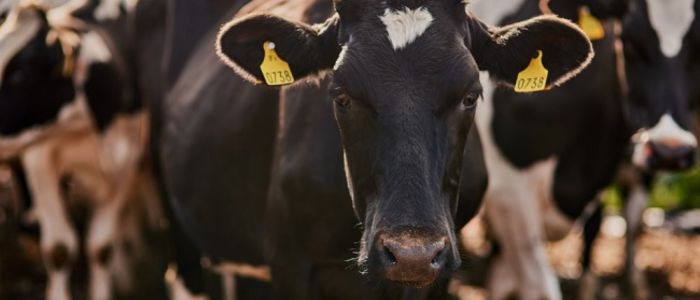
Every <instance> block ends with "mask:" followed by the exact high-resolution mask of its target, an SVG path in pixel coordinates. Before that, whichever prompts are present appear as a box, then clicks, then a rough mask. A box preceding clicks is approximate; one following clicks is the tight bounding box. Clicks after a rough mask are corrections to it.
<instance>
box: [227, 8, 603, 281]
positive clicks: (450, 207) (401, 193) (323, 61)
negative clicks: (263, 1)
mask: <svg viewBox="0 0 700 300" xmlns="http://www.w3.org/2000/svg"><path fill="white" fill-rule="evenodd" d="M336 11H337V14H335V15H333V16H332V17H331V18H330V19H328V20H327V21H326V22H325V23H324V24H319V25H315V26H308V25H304V24H299V23H295V22H290V21H287V20H284V19H281V18H279V17H275V16H271V15H252V16H248V17H245V18H242V19H237V20H234V21H232V22H231V23H229V24H227V25H225V26H224V27H223V29H222V31H221V33H220V36H219V40H218V47H219V48H218V49H219V53H220V55H221V57H222V58H223V59H224V60H225V62H227V63H228V64H229V65H230V66H232V67H233V68H234V69H235V70H236V71H237V72H238V73H239V74H241V75H242V76H244V77H246V78H249V79H252V80H253V81H258V82H259V81H262V80H264V77H263V74H262V73H261V71H260V67H259V66H260V64H261V62H262V61H263V55H264V52H263V44H264V43H265V42H266V41H270V42H273V43H274V44H275V47H276V48H275V49H276V51H277V53H278V54H279V56H280V57H281V58H283V59H284V60H286V61H287V62H288V63H289V65H290V66H291V70H292V72H293V73H294V76H295V77H296V78H302V77H305V76H309V75H312V74H315V73H318V72H320V71H324V70H328V71H331V72H332V74H333V82H332V88H331V90H330V93H331V95H332V97H333V99H335V118H336V120H337V123H338V126H339V127H340V132H341V135H342V142H343V149H344V155H345V170H346V175H347V181H348V186H349V188H350V192H351V195H352V199H353V205H354V208H355V212H356V214H357V215H358V217H359V218H360V220H361V221H362V223H363V225H364V227H365V228H364V233H363V237H362V241H361V251H360V255H359V261H360V263H361V264H363V265H365V266H367V267H368V268H367V270H368V272H369V273H370V275H373V276H377V277H379V278H382V279H387V280H389V281H391V282H396V283H401V284H405V285H410V286H416V287H423V286H426V285H429V284H431V283H432V282H433V281H434V280H435V279H436V278H437V277H439V276H441V275H444V274H447V273H449V271H451V270H453V269H454V268H456V267H457V266H458V265H459V263H460V259H459V254H458V250H457V244H456V238H455V228H454V225H453V219H452V218H453V214H454V208H455V207H456V205H457V201H458V191H459V182H460V176H461V170H462V153H463V151H464V145H465V139H466V136H467V133H468V131H469V130H470V128H471V126H472V121H473V118H474V110H475V106H476V105H477V103H478V99H479V97H480V95H481V85H480V82H479V70H487V71H489V72H490V74H491V76H492V77H493V78H495V79H497V80H499V81H500V82H502V83H505V84H510V85H512V84H513V83H514V81H515V80H516V77H517V74H518V72H520V71H521V70H523V69H524V68H525V67H526V66H527V65H528V64H529V62H530V60H531V59H532V58H533V56H534V55H536V53H537V51H538V50H541V51H542V52H543V53H544V65H545V66H546V67H547V68H548V69H549V81H548V85H549V86H554V85H558V84H560V83H562V82H563V81H565V80H567V79H568V78H570V77H571V76H572V75H574V74H576V73H577V72H578V71H580V70H581V69H582V68H583V67H584V66H585V65H586V64H587V63H588V62H589V60H590V59H591V57H592V50H591V45H590V42H589V41H588V39H587V38H586V37H585V36H584V35H583V33H582V32H581V31H580V30H579V29H578V28H577V27H576V26H575V25H574V24H571V23H570V22H568V21H564V20H561V19H559V18H556V17H552V16H549V17H539V18H536V19H532V20H528V21H526V22H523V23H518V24H515V25H512V26H508V27H505V28H500V29H489V28H487V27H486V26H485V25H483V24H482V23H481V22H480V21H478V20H477V19H475V18H474V17H473V16H471V15H470V14H468V13H466V12H465V4H464V2H463V1H461V0H440V1H421V0H418V1H396V0H393V1H368V0H367V1H365V0H343V1H337V2H336Z"/></svg>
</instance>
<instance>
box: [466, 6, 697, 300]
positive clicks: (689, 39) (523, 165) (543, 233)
mask: <svg viewBox="0 0 700 300" xmlns="http://www.w3.org/2000/svg"><path fill="white" fill-rule="evenodd" d="M542 2H543V1H535V0H532V1H524V2H523V3H522V5H521V7H520V8H519V9H518V11H517V12H516V13H514V14H512V15H510V16H509V17H507V18H506V19H504V20H503V21H502V22H503V23H506V24H507V23H510V22H514V21H517V20H522V19H526V18H528V17H532V16H534V15H538V14H540V13H541V11H540V9H541V7H542ZM545 2H546V1H545ZM649 2H654V1H652V0H650V1H649ZM646 3H647V2H646V1H643V0H640V1H633V2H631V3H630V7H626V6H625V5H623V4H624V3H623V4H620V3H615V2H614V1H610V2H605V1H573V2H572V1H556V0H553V1H551V3H550V9H551V11H553V12H554V13H556V14H559V15H561V16H564V17H567V18H570V19H571V20H576V21H578V18H579V15H580V9H581V8H582V7H583V6H584V5H588V6H589V7H590V9H591V11H592V12H593V13H594V15H598V16H599V17H600V18H603V17H613V18H615V19H623V20H624V22H623V24H624V25H623V26H622V30H621V36H618V35H619V34H620V30H617V31H616V30H615V27H614V25H613V24H611V23H605V29H606V36H605V38H603V39H601V40H597V41H595V42H594V47H595V49H596V58H595V59H594V60H593V62H592V63H591V66H590V67H589V68H588V69H587V70H585V71H584V72H583V73H582V74H581V75H580V76H579V77H577V78H576V79H574V80H572V81H571V82H570V83H568V84H567V85H566V86H565V87H563V88H561V89H558V90H556V91H552V92H549V93H542V94H536V95H519V94H515V93H512V92H510V91H508V90H505V89H496V90H495V91H494V92H493V95H492V96H487V97H486V98H487V101H486V103H487V105H484V106H481V108H482V109H484V110H483V112H484V113H483V114H481V115H480V116H483V117H484V118H481V119H479V123H478V127H479V129H480V132H481V134H482V138H483V141H484V147H485V156H486V162H487V166H488V169H489V174H490V186H489V190H488V192H487V198H486V205H485V206H486V216H487V218H488V220H489V224H490V225H491V229H493V232H494V235H495V237H496V238H497V240H498V242H499V243H500V244H501V245H502V246H503V247H502V250H503V251H502V255H501V256H500V257H499V258H498V259H497V260H496V263H495V265H494V268H493V269H492V273H491V275H490V276H491V280H490V282H491V284H490V289H491V291H492V297H493V298H494V299H503V298H505V297H507V296H508V295H510V294H511V293H517V295H518V296H519V297H520V298H522V299H538V298H543V297H544V298H548V299H559V298H561V293H560V291H559V286H558V284H557V279H556V276H555V275H554V273H553V271H552V270H551V269H550V267H549V265H548V264H547V261H546V255H545V252H544V245H543V243H542V241H543V240H544V238H545V237H547V238H550V239H552V238H553V239H557V238H560V237H562V236H563V235H564V234H566V233H567V232H568V230H569V228H570V226H571V225H572V222H573V221H574V220H575V219H576V218H578V217H579V216H581V214H582V213H583V211H584V209H585V208H586V207H587V205H588V204H589V203H591V199H595V198H596V196H597V193H599V192H600V191H601V190H602V189H603V188H604V187H606V186H607V185H608V184H610V183H611V182H612V180H613V179H614V177H615V175H616V171H617V169H618V166H619V165H620V164H621V163H622V162H623V161H624V160H625V158H626V154H627V149H628V147H629V146H628V145H629V144H630V141H632V142H633V143H634V144H635V146H634V151H633V152H634V154H633V157H632V161H633V162H634V163H635V164H637V165H639V166H640V167H642V168H646V169H650V170H651V169H658V168H671V169H685V168H688V167H690V166H691V165H692V164H693V156H694V150H695V147H696V141H695V138H694V137H693V135H692V134H691V133H690V132H688V131H687V128H688V125H689V122H688V121H689V114H690V110H689V109H690V103H691V99H690V97H689V95H691V94H692V91H691V90H689V87H688V85H687V82H691V81H692V80H693V77H692V76H690V75H692V74H693V72H696V71H695V69H696V68H697V67H696V66H695V65H694V64H695V63H694V62H692V55H693V53H694V52H693V50H692V47H693V45H694V43H695V41H694V37H693V33H692V31H691V30H690V29H691V26H690V25H691V24H695V23H694V22H695V21H693V20H692V19H688V18H685V17H684V16H686V17H687V15H688V14H687V12H686V13H683V14H677V17H676V18H679V19H683V18H685V20H678V21H679V22H678V23H679V24H677V25H680V28H677V27H673V26H672V25H669V23H664V21H663V18H660V19H658V20H653V21H650V19H649V18H648V17H647V16H648V14H647V13H646V11H647V9H646ZM679 3H680V1H679ZM676 4H678V3H675V4H674V5H676ZM674 5H671V6H663V7H658V8H656V9H657V10H659V11H660V12H661V13H660V14H657V16H658V17H661V16H662V15H665V14H666V10H667V9H674ZM678 5H679V6H678V7H676V9H677V8H679V7H681V6H682V4H678ZM692 5H693V3H692V2H688V3H686V6H687V7H684V8H683V9H684V10H687V11H691V12H692V10H693V9H694V8H693V7H692ZM652 11H653V10H652ZM624 12H627V13H625V15H624V18H623V17H622V16H623V15H622V13H624ZM668 15H669V16H671V15H673V16H675V15H676V14H675V13H672V14H668ZM691 15H692V13H691ZM666 21H667V20H666ZM651 24H656V25H654V26H661V25H660V24H666V25H668V26H669V27H665V30H670V31H671V33H672V34H675V36H671V37H664V34H665V33H661V31H660V30H661V29H660V28H657V29H654V26H652V25H651ZM618 28H619V27H618ZM674 28H675V29H674ZM655 31H658V32H659V33H658V35H657V34H656V33H655ZM681 31H682V32H681ZM657 36H660V37H662V38H658V37H657ZM683 36H685V37H686V38H685V42H684V43H680V44H679V41H678V38H682V37H683ZM618 38H621V41H622V42H620V41H619V40H618ZM667 38H671V39H672V40H669V41H666V42H664V43H665V44H661V46H659V44H658V42H659V41H664V40H665V39H667ZM621 43H622V44H624V47H622V46H623V45H622V44H621ZM674 45H675V46H674ZM681 45H685V46H683V47H681ZM664 47H667V48H668V49H665V50H664V49H663V48H664ZM674 47H678V48H674ZM623 48H624V52H623ZM671 50H673V51H671ZM641 51H643V52H641ZM664 51H666V52H668V55H669V56H672V57H673V58H671V57H666V56H664V55H663V53H664ZM640 53H643V54H640ZM674 53H675V54H674ZM673 55H675V56H673ZM656 74H666V75H664V76H657V75H656ZM479 113H481V112H479ZM554 124H557V125H554ZM679 124H680V125H679ZM684 128H685V129H684ZM637 130H639V131H638V133H637V134H636V135H634V136H633V134H634V133H635V131H637ZM594 204H595V203H594ZM504 215H507V216H508V217H504ZM600 218H601V210H600V208H597V209H596V210H595V211H594V212H593V216H592V221H591V222H590V223H589V224H587V226H586V229H585V235H586V240H587V247H586V250H587V253H586V254H584V256H585V257H588V256H589V255H590V241H591V240H592V239H593V237H594V235H595V234H594V231H595V230H591V228H594V227H596V226H599V224H600ZM523 229H526V230H525V232H523ZM631 235H632V236H633V234H631ZM588 263H589V261H585V262H584V264H586V265H587V264H588ZM513 270H515V271H513Z"/></svg>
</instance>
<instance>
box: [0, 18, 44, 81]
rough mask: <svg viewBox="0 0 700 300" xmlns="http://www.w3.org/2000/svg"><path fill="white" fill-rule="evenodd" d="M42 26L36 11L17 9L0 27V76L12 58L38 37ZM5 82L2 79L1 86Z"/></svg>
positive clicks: (0, 79)
mask: <svg viewBox="0 0 700 300" xmlns="http://www.w3.org/2000/svg"><path fill="white" fill-rule="evenodd" d="M40 26H41V19H40V18H39V16H38V15H37V14H36V12H34V11H30V10H26V9H22V8H16V9H14V10H13V11H11V12H10V14H9V15H8V17H7V19H6V20H5V22H4V23H2V26H0V76H3V75H4V73H5V68H7V64H9V63H10V61H11V60H12V58H13V57H14V56H15V55H17V53H19V52H20V51H21V50H22V48H24V47H25V46H26V45H27V43H29V41H31V40H32V39H33V38H34V37H35V36H36V34H37V33H38V32H39V27H40ZM4 80H5V78H1V77H0V85H2V83H3V82H4Z"/></svg>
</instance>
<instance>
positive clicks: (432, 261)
mask: <svg viewBox="0 0 700 300" xmlns="http://www.w3.org/2000/svg"><path fill="white" fill-rule="evenodd" d="M376 245H377V247H376V249H375V250H376V252H377V256H378V257H379V258H380V261H381V268H382V269H383V272H382V273H383V275H384V276H385V277H386V279H388V280H390V281H393V282H396V283H400V284H405V285H409V286H413V287H425V286H428V285H430V284H432V283H433V281H435V279H436V278H437V277H438V275H439V274H440V272H441V271H442V270H443V269H444V268H445V267H446V265H448V262H447V260H448V259H449V257H450V256H449V255H448V253H447V252H448V249H449V247H448V239H447V237H439V238H434V237H432V238H431V237H428V236H416V235H412V234H405V233H404V234H399V235H391V234H380V235H378V238H377V243H376Z"/></svg>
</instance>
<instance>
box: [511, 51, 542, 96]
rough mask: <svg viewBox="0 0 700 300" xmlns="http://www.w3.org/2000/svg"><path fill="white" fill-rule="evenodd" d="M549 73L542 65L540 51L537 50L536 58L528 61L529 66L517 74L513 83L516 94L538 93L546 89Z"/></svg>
mask: <svg viewBox="0 0 700 300" xmlns="http://www.w3.org/2000/svg"><path fill="white" fill-rule="evenodd" d="M548 74H549V71H547V69H545V68H544V65H543V64H542V50H537V57H535V58H533V59H532V60H531V61H530V65H528V66H527V68H525V70H522V71H521V72H520V73H518V80H517V81H516V82H515V91H516V92H518V93H530V92H539V91H542V90H545V89H546V87H547V75H548Z"/></svg>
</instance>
